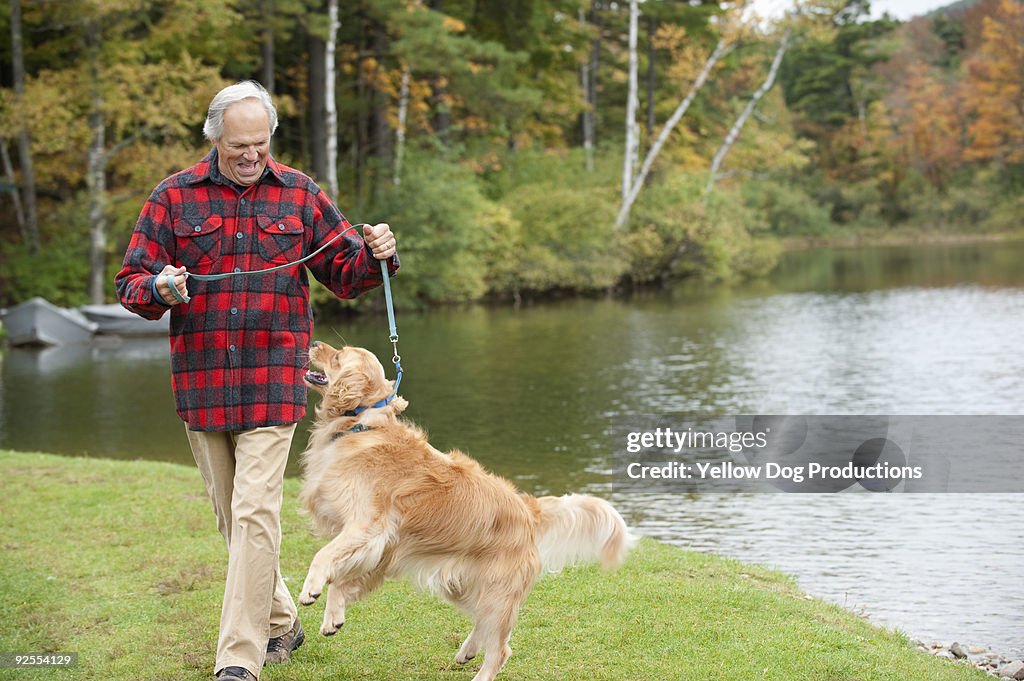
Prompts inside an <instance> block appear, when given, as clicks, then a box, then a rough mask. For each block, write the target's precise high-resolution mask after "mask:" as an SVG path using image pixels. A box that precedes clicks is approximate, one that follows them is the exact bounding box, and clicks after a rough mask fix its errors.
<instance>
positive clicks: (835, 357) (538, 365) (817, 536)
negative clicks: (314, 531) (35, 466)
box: [0, 242, 1024, 657]
mask: <svg viewBox="0 0 1024 681" xmlns="http://www.w3.org/2000/svg"><path fill="white" fill-rule="evenodd" d="M1022 262H1024V243H1019V242H1011V243H1001V244H987V245H957V246H919V247H899V248H873V249H849V250H819V251H808V252H798V253H790V254H787V256H786V257H785V258H784V260H783V262H782V263H781V265H780V267H779V268H778V270H777V271H776V272H775V273H774V274H773V276H772V277H771V278H770V279H769V280H767V281H764V282H759V283H757V284H754V285H750V286H746V287H742V288H738V289H737V288H733V289H724V288H711V287H695V286H679V287H675V288H672V289H666V290H662V291H646V292H643V293H640V294H636V295H632V296H629V297H625V298H615V299H596V300H573V301H562V302H552V303H545V304H538V305H533V306H526V307H522V308H519V309H513V308H484V307H467V308H464V309H454V310H441V311H432V312H429V313H422V314H412V313H403V312H401V311H400V312H399V330H400V332H401V343H400V345H401V351H402V363H403V366H404V367H405V369H406V376H405V379H404V382H403V384H402V394H403V395H404V396H406V397H407V398H408V399H409V400H410V402H411V406H410V408H409V410H408V412H407V414H408V415H409V416H410V417H411V418H413V419H414V420H416V421H417V422H419V423H420V424H421V425H423V426H425V427H426V428H428V430H429V431H430V432H431V437H432V440H433V442H434V443H435V444H436V445H438V446H440V447H443V448H444V447H454V446H457V447H459V448H461V449H464V450H465V451H468V452H470V453H471V454H473V455H474V456H475V457H476V458H478V459H479V460H481V461H482V462H483V463H484V464H485V465H486V466H488V467H489V468H491V469H492V470H494V471H496V472H498V473H500V474H502V475H504V476H506V477H508V478H510V479H512V480H513V481H515V482H516V483H517V484H518V485H519V486H520V487H522V488H523V489H525V490H527V491H530V492H533V493H538V494H540V493H562V492H566V491H591V492H596V493H598V494H602V495H605V496H608V497H610V498H611V499H612V500H613V502H614V503H615V504H616V505H617V506H618V507H619V508H620V509H621V510H622V511H623V514H624V515H625V516H626V517H627V520H628V521H629V522H630V523H631V524H633V525H634V526H635V527H636V528H637V529H638V531H639V532H641V533H642V534H645V535H648V536H652V537H656V538H658V539H662V540H664V541H667V542H671V543H674V544H678V545H680V546H684V547H687V548H690V549H695V550H699V551H709V552H715V553H719V554H723V555H727V556H731V557H735V558H738V559H740V560H744V561H749V562H757V563H761V564H765V565H769V566H773V567H777V568H780V569H782V570H784V571H786V572H788V573H790V574H793V575H795V576H796V577H797V578H798V580H799V583H800V585H801V587H802V588H804V589H805V590H807V591H809V592H810V593H813V594H815V595H818V596H821V597H823V598H825V599H828V600H830V601H834V602H837V603H839V604H842V605H844V606H846V607H848V608H851V609H854V610H856V611H858V612H862V613H864V614H865V615H867V616H868V617H869V618H870V619H872V620H873V621H875V622H877V623H880V624H883V625H886V626H891V627H895V628H898V629H900V630H902V631H904V632H906V633H907V634H908V635H910V636H912V637H915V638H919V639H922V640H924V641H926V642H933V641H937V642H944V643H946V644H949V643H951V642H953V641H960V642H962V643H970V644H975V645H981V646H986V647H989V648H991V649H992V650H994V651H996V652H999V653H1002V654H1004V655H1007V656H1016V657H1021V656H1022V655H1024V507H1022V502H1024V496H1020V495H1016V494H970V495H963V494H929V495H916V494H792V495H789V494H693V495H679V494H675V495H673V494H625V493H616V492H614V491H613V490H612V488H611V485H610V480H609V473H608V470H609V449H610V447H611V442H610V436H609V424H610V423H611V422H613V421H615V420H621V419H628V418H629V417H630V416H632V415H640V414H670V413H690V414H708V415H712V414H717V415H731V414H758V413H760V414H894V415H898V414H947V415H952V414H1006V415H1020V414H1024V380H1022V377H1024V352H1021V345H1022V339H1024V267H1022V266H1021V263H1022ZM394 285H395V286H396V287H397V286H401V278H400V277H399V278H398V279H396V280H395V283H394ZM317 334H318V336H319V337H320V338H321V339H323V340H326V341H328V342H331V343H333V344H338V343H341V342H348V343H350V344H353V345H362V346H365V347H369V348H370V349H372V350H374V351H376V352H377V353H378V355H379V356H381V357H382V358H387V357H390V346H389V345H388V343H387V339H386V336H387V328H386V323H385V321H384V319H383V318H382V317H380V318H378V317H373V318H361V319H358V320H354V321H353V320H345V321H338V322H322V323H318V325H317ZM0 361H2V364H3V366H2V383H0V447H4V448H11V449H20V450H39V451H49V452H59V453H66V454H69V455H89V456H103V457H113V458H123V459H135V458H147V459H161V460H169V461H178V462H182V463H187V464H191V455H190V454H189V451H188V446H187V443H186V440H185V437H184V434H183V430H182V426H181V424H180V422H179V421H178V420H177V418H176V416H175V415H174V412H173V406H172V400H171V395H170V389H169V377H168V372H169V368H168V367H169V364H168V359H167V342H166V340H165V339H151V340H143V341H132V342H117V341H111V340H107V341H97V342H94V343H92V344H89V345H85V346H80V347H76V348H74V347H67V348H53V349H47V350H41V351H40V350H22V349H10V350H8V351H6V352H4V353H3V354H2V355H0ZM388 367H389V369H390V364H388ZM304 430H305V426H300V430H299V432H300V434H304ZM303 439H304V438H303V437H301V436H300V437H297V442H296V445H295V448H296V452H297V451H301V449H302V447H303V446H304V441H303ZM295 459H297V457H293V462H292V464H291V465H290V468H289V473H290V474H292V475H298V474H299V470H298V465H297V461H296V460H295Z"/></svg>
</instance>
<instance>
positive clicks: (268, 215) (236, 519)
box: [115, 81, 398, 679]
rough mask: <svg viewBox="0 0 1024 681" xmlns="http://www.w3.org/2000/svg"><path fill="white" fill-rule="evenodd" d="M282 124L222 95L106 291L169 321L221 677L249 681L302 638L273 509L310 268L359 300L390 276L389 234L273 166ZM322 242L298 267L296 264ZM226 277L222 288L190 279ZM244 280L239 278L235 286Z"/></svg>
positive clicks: (236, 89)
mask: <svg viewBox="0 0 1024 681" xmlns="http://www.w3.org/2000/svg"><path fill="white" fill-rule="evenodd" d="M276 128H277V112H276V110H275V108H274V104H273V102H272V101H271V98H270V96H269V95H268V94H267V91H266V90H264V89H263V88H262V87H261V86H260V85H259V84H257V83H254V82H251V81H248V82H243V83H237V84H235V85H232V86H229V87H226V88H224V89H223V90H221V91H220V92H219V93H217V95H216V96H215V97H214V98H213V100H212V101H211V103H210V108H209V112H208V114H207V118H206V124H205V125H204V126H203V132H204V133H205V135H206V137H207V138H208V139H209V140H210V141H211V142H212V143H213V149H212V150H211V151H210V153H209V154H208V155H207V156H206V157H205V158H204V159H203V160H202V161H200V162H199V163H198V164H196V165H194V166H192V167H191V168H188V169H186V170H183V171H181V172H179V173H176V174H174V175H172V176H171V177H168V178H167V179H165V180H164V181H163V182H161V183H160V184H159V185H158V186H157V187H156V189H155V190H154V191H153V193H152V195H151V196H150V197H149V200H148V201H146V204H145V206H144V207H143V209H142V214H141V215H140V216H139V220H138V223H137V224H136V226H135V232H134V234H133V235H132V239H131V243H130V244H129V246H128V250H127V253H126V254H125V258H124V265H123V268H122V269H121V271H120V272H119V273H118V274H117V277H116V279H115V283H116V285H117V293H118V296H119V298H120V300H121V304H122V305H124V306H125V307H126V308H128V309H129V310H131V311H133V312H135V313H136V314H139V315H141V316H143V317H146V318H149V319H156V318H158V317H160V316H161V315H163V314H164V313H165V312H167V311H168V310H170V312H171V325H170V328H171V330H170V343H171V370H172V375H171V384H172V388H173V391H174V397H175V402H176V405H177V411H178V414H179V416H180V417H181V419H182V420H183V421H184V422H185V425H186V432H187V434H188V441H189V444H190V446H191V448H192V453H193V455H194V457H195V460H196V464H197V465H198V467H199V470H200V472H201V473H202V476H203V480H204V482H205V484H206V490H207V493H208V494H209V496H210V500H211V501H212V502H213V508H214V511H215V513H216V516H217V525H218V527H219V529H220V532H221V534H222V535H224V539H225V541H226V542H227V546H228V568H227V580H226V584H225V590H224V603H223V607H222V609H221V620H220V638H219V641H218V643H217V658H216V663H215V666H214V670H215V671H216V673H217V678H218V679H255V678H258V677H259V674H260V670H261V668H262V667H263V665H264V663H265V662H285V661H287V660H288V659H289V657H290V654H291V652H292V651H293V650H295V649H296V648H298V646H299V645H301V644H302V640H303V638H304V634H303V631H302V627H301V625H300V623H299V620H298V616H297V612H296V608H295V603H294V601H293V600H292V597H291V594H290V593H289V592H288V589H287V587H286V586H285V584H284V581H283V580H282V579H281V574H280V568H279V556H280V546H281V523H280V516H281V498H282V488H283V478H284V469H285V464H286V462H287V460H288V452H289V448H290V445H291V441H292V435H293V434H294V432H295V426H296V423H297V422H298V421H299V419H301V418H302V416H303V415H304V414H305V409H306V388H305V385H304V384H303V381H302V375H303V373H304V368H305V366H306V351H307V349H308V348H309V345H310V335H311V332H312V318H311V312H310V305H309V279H308V277H307V274H306V270H307V269H308V270H309V272H312V274H313V276H315V277H316V278H317V279H318V280H319V281H320V282H322V283H323V284H324V285H325V286H327V287H328V288H329V289H330V290H331V291H333V292H334V294H335V295H337V296H339V297H342V298H352V297H355V296H357V295H359V294H361V293H363V292H365V291H367V290H369V289H371V288H373V287H375V286H377V285H378V284H380V283H381V272H380V267H381V265H382V264H383V262H378V261H388V267H389V270H390V271H394V270H396V269H397V268H398V261H397V257H395V237H394V234H392V232H391V229H390V227H389V226H388V225H386V224H378V225H374V226H365V227H364V228H363V232H362V235H360V234H358V233H356V232H355V231H354V230H351V231H348V233H347V234H345V235H344V236H341V237H340V238H337V240H335V241H333V243H331V242H332V239H334V238H335V237H339V235H340V234H341V232H342V231H344V230H348V229H349V228H350V225H349V223H348V222H347V221H346V220H345V218H344V217H343V216H342V215H341V213H340V212H339V210H338V208H337V207H336V206H335V205H334V203H332V202H331V200H330V198H328V197H327V196H326V194H324V192H323V191H321V189H320V188H319V187H318V186H317V185H316V184H315V183H314V182H313V181H312V180H311V179H310V178H309V177H307V176H305V175H303V174H302V173H300V172H298V171H296V170H293V169H292V168H289V167H287V166H284V165H282V164H280V163H278V162H277V161H275V160H274V158H273V157H272V156H271V154H270V141H271V137H272V136H273V134H274V131H275V130H276ZM326 244H329V245H328V247H327V248H326V249H325V250H324V251H323V252H321V253H318V254H317V255H315V256H314V257H312V258H311V259H309V260H308V261H306V262H305V263H303V264H302V265H296V266H293V267H285V268H283V269H280V270H277V271H274V272H262V273H260V272H257V273H251V272H252V271H254V270H256V271H258V270H265V269H269V268H271V267H276V266H278V265H283V264H287V263H292V262H295V261H296V260H300V259H302V258H303V257H304V256H305V255H307V254H311V253H314V252H315V251H316V250H318V249H319V248H320V247H321V246H324V245H326ZM220 273H226V274H227V273H230V274H229V275H228V276H226V277H224V278H221V279H217V280H199V279H198V278H193V279H192V280H190V279H189V275H190V274H193V275H212V274H220ZM235 275H237V276H235Z"/></svg>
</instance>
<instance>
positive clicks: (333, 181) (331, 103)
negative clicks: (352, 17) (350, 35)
mask: <svg viewBox="0 0 1024 681" xmlns="http://www.w3.org/2000/svg"><path fill="white" fill-rule="evenodd" d="M327 26H328V28H327V46H326V48H325V49H324V111H325V113H324V117H325V119H326V123H327V125H326V133H327V159H326V160H327V176H326V178H325V180H326V183H327V194H328V196H330V197H331V200H332V201H337V200H338V103H337V102H336V101H335V98H334V83H335V81H336V73H335V67H334V53H335V50H336V47H337V40H338V29H339V28H340V27H341V22H340V21H338V0H327Z"/></svg>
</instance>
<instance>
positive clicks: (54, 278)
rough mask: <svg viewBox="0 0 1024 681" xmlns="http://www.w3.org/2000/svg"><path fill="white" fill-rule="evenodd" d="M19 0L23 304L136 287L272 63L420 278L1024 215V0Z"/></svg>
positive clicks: (501, 275) (735, 265)
mask: <svg viewBox="0 0 1024 681" xmlns="http://www.w3.org/2000/svg"><path fill="white" fill-rule="evenodd" d="M8 5H9V9H10V11H9V12H7V13H5V14H4V15H3V16H0V24H2V27H0V28H2V35H3V36H4V39H3V40H2V42H0V85H2V86H3V87H2V89H0V152H2V157H0V160H2V163H3V167H2V169H0V170H2V175H0V189H2V192H0V307H2V306H5V305H13V304H16V303H18V302H20V301H22V300H25V299H27V298H29V297H31V296H33V295H41V296H44V297H46V298H48V299H49V300H51V301H53V302H56V303H58V304H62V305H66V306H74V305H78V304H82V303H85V302H104V301H110V300H112V299H113V288H112V284H111V281H112V278H113V274H114V273H115V272H116V270H117V269H118V268H119V265H120V259H121V256H122V254H123V253H124V249H125V247H126V245H127V243H128V240H129V238H130V236H131V232H132V229H133V227H134V224H135V220H136V218H137V216H138V213H139V210H140V208H141V206H142V204H143V202H144V201H145V199H146V197H147V196H148V194H149V192H150V191H151V190H152V188H153V187H154V186H155V185H156V183H157V182H159V181H160V180H161V179H162V178H163V177H165V176H167V175H169V174H171V173H173V172H175V171H177V170H179V169H181V168H184V167H187V166H189V165H191V164H192V163H194V162H196V161H198V160H199V159H200V158H201V157H202V156H203V155H204V154H205V153H206V152H207V150H208V146H209V145H208V144H207V143H206V142H205V140H203V138H202V135H201V127H202V121H203V118H204V116H205V109H206V106H207V105H208V103H209V101H210V98H211V97H212V96H213V94H214V93H215V92H216V91H217V90H218V89H220V88H221V87H223V86H224V85H226V84H229V83H231V82H234V81H237V80H242V79H250V78H252V79H255V80H258V81H260V82H261V83H263V84H264V85H265V86H266V87H267V88H268V89H269V90H270V91H271V92H272V93H273V94H274V97H275V101H276V102H277V104H278V108H279V112H280V114H281V125H280V128H279V129H278V132H277V134H276V135H275V137H274V144H273V153H274V155H275V157H276V158H278V160H280V161H282V162H284V163H286V164H289V165H292V166H294V167H297V168H299V169H302V170H304V171H306V172H308V173H309V174H310V175H312V176H313V177H314V178H315V179H316V180H317V181H318V182H319V183H320V184H321V186H322V187H323V188H324V189H325V190H326V191H328V192H329V193H330V194H331V195H332V196H334V197H336V199H337V201H338V204H339V206H340V207H341V208H342V211H343V212H344V213H345V214H346V216H347V217H348V218H349V219H350V220H351V221H352V222H375V221H385V220H386V221H388V222H389V223H390V224H391V225H392V226H393V228H394V229H395V232H396V233H397V234H398V235H399V238H400V242H399V243H400V251H401V254H402V257H403V272H402V275H403V276H402V280H403V281H402V286H401V287H399V288H400V290H399V291H398V294H399V296H400V302H401V303H402V304H405V305H429V304H438V303H451V302H460V301H472V300H481V299H515V300H519V299H521V298H522V297H524V296H535V295H547V294H554V293H565V292H571V293H586V292H596V291H602V292H603V291H608V290H613V289H617V288H624V287H630V286H636V285H645V284H649V283H654V282H664V281H669V280H674V279H678V278H685V277H699V278H703V279H708V280H729V279H735V278H742V277H750V276H758V275H760V274H763V273H764V272H766V271H768V270H769V269H770V268H771V266H772V265H773V264H774V262H775V259H776V258H777V255H778V252H779V249H780V243H783V242H785V241H787V240H789V241H792V240H793V239H804V240H813V239H834V238H838V237H843V236H849V235H856V236H858V238H863V237H865V236H866V237H867V238H869V239H870V238H881V237H884V236H886V235H890V234H892V233H894V232H904V233H905V232H907V231H912V232H914V233H921V232H926V233H928V234H932V235H935V234H939V235H943V234H958V235H962V234H967V235H986V234H995V233H1006V232H1010V231H1014V230H1019V229H1020V227H1021V225H1020V216H1021V215H1024V192H1022V191H1021V189H1022V188H1024V4H1022V3H1021V2H1020V0H963V1H961V2H958V3H954V4H952V5H949V6H947V7H945V8H943V9H942V10H939V11H936V12H934V13H932V14H930V15H928V16H926V17H919V18H916V19H913V20H911V21H909V22H905V23H904V22H899V21H896V20H894V19H892V18H890V17H888V16H885V17H883V18H881V19H875V20H872V19H870V6H869V3H868V2H867V1H866V0H800V1H798V2H794V6H793V9H792V11H790V12H788V13H787V14H786V15H785V16H782V17H776V18H773V19H770V20H769V19H766V18H764V17H758V16H757V15H756V13H755V12H754V11H753V8H750V7H746V6H744V4H743V3H742V2H730V3H725V2H709V1H702V0H689V1H678V0H646V2H638V1H637V0H617V1H612V0H356V1H350V2H345V3H340V4H339V3H338V1H337V0H257V1H248V2H242V1H240V0H9V2H8ZM316 302H317V304H318V305H319V306H320V307H321V308H322V309H324V310H325V311H330V310H331V309H337V306H341V305H346V304H344V303H340V302H335V301H332V300H329V297H328V296H326V295H324V294H323V291H318V292H317V293H316ZM349 305H350V304H349Z"/></svg>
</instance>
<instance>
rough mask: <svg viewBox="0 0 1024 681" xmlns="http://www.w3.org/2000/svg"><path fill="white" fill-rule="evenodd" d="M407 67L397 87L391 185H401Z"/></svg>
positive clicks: (407, 100) (407, 84)
mask: <svg viewBox="0 0 1024 681" xmlns="http://www.w3.org/2000/svg"><path fill="white" fill-rule="evenodd" d="M410 77H411V74H410V73H409V65H408V64H404V65H403V66H402V81H401V83H400V84H399V86H398V128H397V129H395V168H394V173H393V175H392V176H391V184H393V185H394V186H396V187H397V186H398V185H400V184H401V183H402V157H403V156H404V155H405V121H406V119H407V118H408V116H409V78H410Z"/></svg>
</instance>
